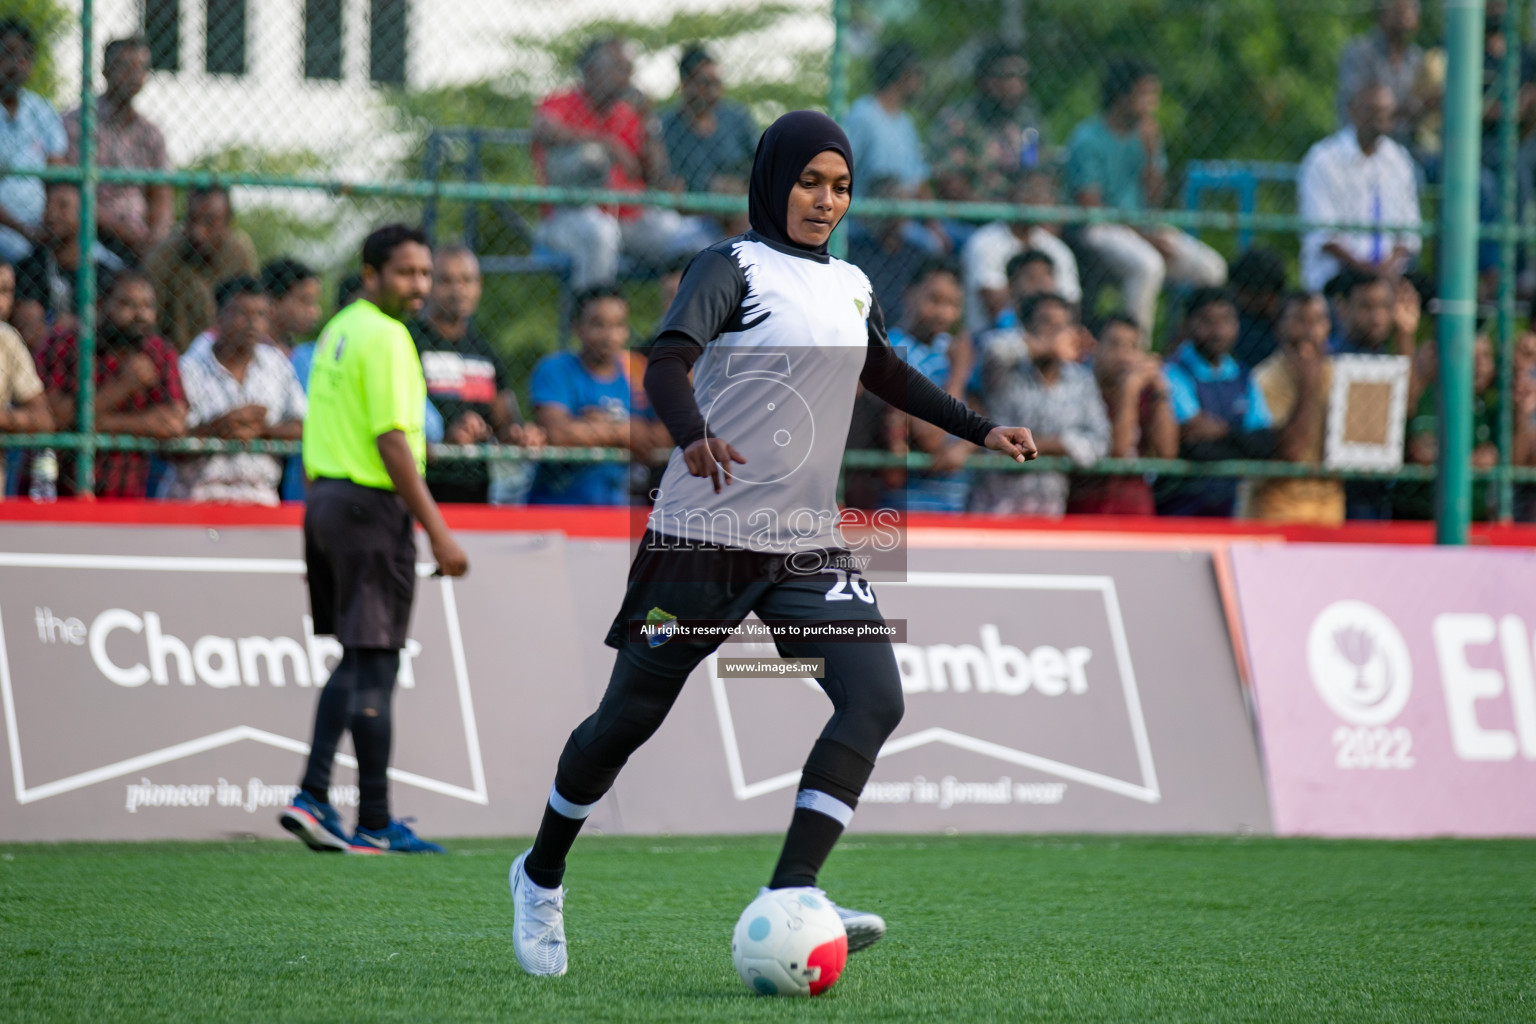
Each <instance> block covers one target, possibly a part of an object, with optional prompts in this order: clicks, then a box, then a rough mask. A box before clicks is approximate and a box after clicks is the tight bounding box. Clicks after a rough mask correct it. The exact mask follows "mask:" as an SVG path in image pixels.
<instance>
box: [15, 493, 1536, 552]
mask: <svg viewBox="0 0 1536 1024" xmlns="http://www.w3.org/2000/svg"><path fill="white" fill-rule="evenodd" d="M443 514H444V516H445V517H446V518H447V520H448V524H449V525H450V526H452V527H453V528H454V529H458V530H483V531H518V532H539V531H558V532H560V533H564V534H566V535H567V536H571V537H587V538H603V537H624V536H629V535H631V534H630V524H629V522H628V519H629V517H631V516H635V515H641V514H643V513H642V512H641V511H640V510H634V509H623V508H591V507H561V506H554V505H535V506H528V507H521V508H505V507H494V506H488V505H444V506H443ZM303 517H304V508H303V506H302V505H298V504H288V505H283V506H281V507H278V508H264V507H260V506H240V505H194V504H185V503H180V502H173V501H115V500H100V501H76V500H68V499H66V500H62V501H59V502H57V503H55V504H51V505H39V504H34V503H32V502H29V501H8V502H0V522H13V523H90V524H97V525H100V524H112V525H142V526H244V527H262V526H271V527H296V526H298V525H300V523H301V522H302V521H303ZM640 522H643V520H639V521H637V522H636V524H635V525H636V526H637V527H638V525H639V523H640ZM908 524H909V525H910V526H912V527H913V528H915V529H923V530H989V531H1004V532H1015V531H1020V532H1029V533H1035V534H1056V535H1059V534H1073V533H1075V534H1090V535H1094V536H1096V537H1097V538H1098V539H1099V540H1100V541H1102V542H1106V543H1114V541H1112V540H1111V538H1112V537H1114V536H1115V535H1119V537H1121V538H1126V539H1129V538H1131V537H1138V538H1142V539H1146V538H1167V539H1172V538H1175V537H1202V538H1206V539H1207V540H1208V541H1215V542H1230V541H1235V540H1258V541H1265V540H1268V541H1289V542H1292V543H1307V544H1432V543H1434V524H1433V523H1427V522H1397V523H1393V522H1380V523H1378V522H1352V523H1345V524H1344V525H1343V526H1310V525H1294V524H1280V523H1262V522H1257V521H1254V520H1247V519H1178V518H1172V517H1169V518H1162V517H1157V516H1067V517H1065V518H1062V519H1025V518H1005V517H1000V516H971V515H943V514H935V513H913V514H912V515H910V516H909V517H908ZM1471 540H1472V543H1473V544H1476V545H1486V546H1491V547H1536V524H1531V523H1475V524H1473V527H1472V538H1471Z"/></svg>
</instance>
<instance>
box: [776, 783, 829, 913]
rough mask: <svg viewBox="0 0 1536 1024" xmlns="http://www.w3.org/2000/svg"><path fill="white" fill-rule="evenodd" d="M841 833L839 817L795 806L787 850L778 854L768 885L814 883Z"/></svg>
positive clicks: (790, 823) (783, 886)
mask: <svg viewBox="0 0 1536 1024" xmlns="http://www.w3.org/2000/svg"><path fill="white" fill-rule="evenodd" d="M802 792H803V791H802ZM842 834H843V823H842V822H840V821H838V820H837V819H836V818H833V817H829V816H827V815H825V814H822V813H821V812H820V811H813V810H811V809H810V808H809V807H796V808H795V816H794V817H793V818H791V819H790V822H789V833H788V834H787V835H785V836H784V850H783V852H782V853H780V854H779V863H778V865H777V866H775V867H774V869H773V878H772V879H771V880H770V881H769V882H768V888H770V889H788V888H790V887H792V886H799V885H815V884H816V876H817V875H818V874H819V873H820V872H821V866H822V865H823V864H825V863H826V862H827V856H828V855H829V854H831V852H832V847H834V846H836V845H837V840H838V838H839V837H840V836H841V835H842Z"/></svg>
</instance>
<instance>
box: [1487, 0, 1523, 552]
mask: <svg viewBox="0 0 1536 1024" xmlns="http://www.w3.org/2000/svg"><path fill="white" fill-rule="evenodd" d="M1523 7H1524V5H1523V4H1522V3H1521V2H1520V0H1509V10H1508V12H1507V13H1506V15H1505V18H1504V47H1505V49H1504V81H1503V84H1502V87H1501V88H1500V90H1499V94H1500V99H1501V102H1500V106H1499V115H1500V116H1499V187H1500V194H1499V226H1500V227H1501V228H1502V229H1503V231H1504V235H1503V237H1502V238H1501V239H1500V241H1499V338H1498V345H1499V347H1498V353H1499V474H1498V483H1497V484H1496V486H1495V488H1494V493H1495V494H1496V495H1497V496H1498V516H1499V519H1501V520H1502V521H1504V522H1506V523H1507V522H1509V521H1510V520H1511V519H1513V518H1514V515H1515V481H1514V474H1513V473H1512V472H1511V469H1512V468H1513V460H1514V456H1515V447H1514V446H1515V284H1516V280H1515V278H1516V273H1517V271H1518V269H1519V239H1518V238H1517V236H1516V234H1515V229H1516V228H1517V227H1518V222H1519V219H1520V209H1519V188H1520V183H1519V181H1518V180H1516V175H1517V173H1518V171H1517V170H1516V168H1517V165H1518V163H1519V145H1520V133H1519V126H1518V120H1519V113H1520V111H1519V104H1520V61H1521V51H1522V47H1523V36H1524V33H1523V32H1522V31H1521V15H1522V13H1523V10H1522V8H1523Z"/></svg>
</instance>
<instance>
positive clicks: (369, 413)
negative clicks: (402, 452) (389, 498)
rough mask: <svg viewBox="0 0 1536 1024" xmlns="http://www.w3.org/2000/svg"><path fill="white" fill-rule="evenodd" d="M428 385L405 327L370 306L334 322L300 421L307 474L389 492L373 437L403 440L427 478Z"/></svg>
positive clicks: (319, 345)
mask: <svg viewBox="0 0 1536 1024" xmlns="http://www.w3.org/2000/svg"><path fill="white" fill-rule="evenodd" d="M426 403H427V382H426V379H425V378H424V377H423V376H422V373H421V357H420V356H418V355H417V354H416V344H415V342H413V341H412V340H411V334H410V331H408V330H406V327H405V324H403V323H401V322H400V321H399V320H396V319H395V318H394V317H392V316H389V315H388V314H386V313H384V312H383V311H382V310H380V309H379V307H377V306H375V305H374V304H373V303H371V302H369V301H368V300H367V299H358V300H357V301H356V302H354V303H352V304H351V305H350V306H348V307H347V308H346V309H343V310H342V311H341V312H339V313H337V314H336V315H335V316H334V317H332V318H331V322H330V323H328V324H326V325H325V330H324V331H323V332H321V335H320V340H319V341H318V342H316V343H315V361H314V365H313V367H312V368H311V370H310V372H309V411H308V413H307V414H306V415H305V417H304V471H305V473H307V474H308V475H309V477H310V478H311V479H315V478H319V477H336V478H341V479H347V480H351V481H352V482H353V483H358V484H362V485H363V486H364V487H380V488H383V489H384V490H391V491H392V490H394V488H395V485H394V484H393V483H391V482H390V479H389V473H388V472H387V471H386V470H385V469H384V460H383V459H382V458H380V457H379V447H378V437H379V435H380V434H387V433H388V432H389V431H391V430H398V431H400V432H402V433H403V434H405V438H406V441H408V442H409V443H410V446H411V454H413V455H414V456H415V457H416V469H417V471H418V472H421V471H425V469H426V465H427V437H426V432H425V421H426Z"/></svg>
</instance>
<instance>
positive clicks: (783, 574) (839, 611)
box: [604, 532, 885, 679]
mask: <svg viewBox="0 0 1536 1024" xmlns="http://www.w3.org/2000/svg"><path fill="white" fill-rule="evenodd" d="M658 541H659V538H658V536H657V535H656V534H655V533H652V532H647V533H646V535H645V537H644V538H643V539H642V540H641V542H640V548H639V550H638V551H637V552H636V553H635V560H634V562H633V563H632V564H631V565H630V567H629V586H628V587H627V588H626V589H625V592H624V604H623V606H622V607H621V608H620V609H619V614H618V616H617V617H615V618H614V620H613V625H612V626H610V627H609V629H608V636H607V638H606V640H605V641H604V642H605V643H606V644H607V645H608V646H609V647H613V648H615V649H617V650H618V651H619V652H620V653H621V654H624V655H626V656H627V657H629V658H630V659H631V660H632V661H633V662H635V663H636V664H638V665H639V666H640V667H642V668H645V669H647V670H649V671H651V672H655V673H657V674H659V675H666V676H670V677H672V678H676V679H681V678H683V677H686V676H687V675H688V674H689V673H690V672H692V671H693V670H694V669H695V668H696V667H697V666H698V664H699V663H700V662H702V661H703V660H704V659H705V658H707V657H709V656H710V655H711V654H712V653H714V651H715V648H717V647H719V646H720V643H721V640H720V639H709V638H701V639H695V638H692V637H683V636H676V635H669V634H668V633H667V632H666V631H665V627H666V625H667V623H668V622H669V621H671V620H678V621H681V622H687V623H699V622H707V623H710V624H720V625H722V626H734V625H736V624H738V623H740V622H741V621H742V620H743V619H745V618H746V617H747V615H748V614H750V613H756V614H757V617H758V618H759V619H761V620H762V621H763V622H764V623H765V624H766V625H768V626H769V627H772V625H773V624H774V623H775V622H797V623H806V622H874V623H880V624H884V622H885V618H884V616H882V615H881V614H880V606H879V605H878V604H877V603H876V601H875V595H874V591H873V590H872V589H871V588H870V585H869V583H868V582H867V581H866V580H864V579H863V578H862V577H861V576H860V575H859V574H858V572H857V571H856V570H850V569H839V568H832V567H823V568H821V571H819V572H811V571H810V570H813V569H816V568H817V567H819V566H823V565H824V564H827V563H829V564H830V566H836V565H838V564H839V557H838V556H840V555H846V552H825V553H824V557H818V558H817V559H805V558H802V557H800V556H796V557H795V558H794V559H790V558H786V557H785V556H783V555H770V554H765V553H762V552H757V551H747V550H743V549H741V548H725V547H716V548H708V549H705V548H699V547H683V548H675V547H674V548H672V549H669V548H668V547H667V544H663V543H659V542H658ZM669 543H670V544H672V545H676V544H677V543H678V542H676V541H670V542H669ZM647 624H649V625H651V626H653V627H659V629H658V630H657V631H655V632H653V633H652V634H651V635H649V636H645V635H639V634H640V632H641V630H640V627H641V626H643V625H647ZM776 644H777V646H778V648H779V650H780V652H781V653H784V654H786V655H788V654H790V653H791V648H793V649H794V654H795V656H801V655H802V654H804V653H805V645H803V644H790V643H785V642H783V641H776Z"/></svg>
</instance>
